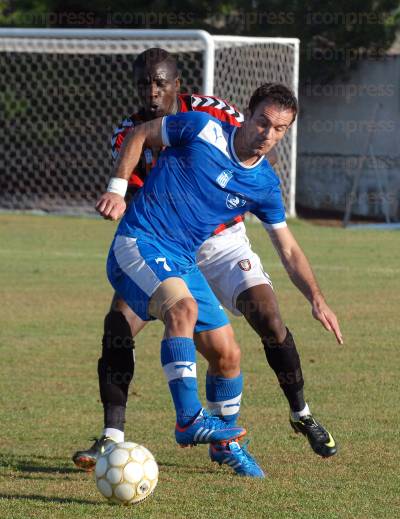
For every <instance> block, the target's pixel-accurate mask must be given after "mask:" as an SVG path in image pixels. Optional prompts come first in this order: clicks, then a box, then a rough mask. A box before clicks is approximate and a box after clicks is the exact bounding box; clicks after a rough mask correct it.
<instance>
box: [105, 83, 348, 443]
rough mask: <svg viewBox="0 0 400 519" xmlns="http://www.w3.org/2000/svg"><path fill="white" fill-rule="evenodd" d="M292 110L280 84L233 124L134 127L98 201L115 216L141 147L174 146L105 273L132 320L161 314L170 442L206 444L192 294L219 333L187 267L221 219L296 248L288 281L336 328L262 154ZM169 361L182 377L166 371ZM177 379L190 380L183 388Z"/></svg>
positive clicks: (127, 220) (216, 316)
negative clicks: (173, 416)
mask: <svg viewBox="0 0 400 519" xmlns="http://www.w3.org/2000/svg"><path fill="white" fill-rule="evenodd" d="M288 100H289V101H288ZM285 103H286V104H285ZM287 103H289V104H287ZM290 103H292V104H290ZM295 113H296V112H295V110H294V105H293V98H292V100H290V94H288V92H287V91H285V89H284V87H282V86H277V85H265V86H264V87H262V88H260V89H258V91H256V92H255V94H254V95H253V97H252V100H251V102H250V105H249V117H248V119H246V122H245V123H244V125H243V126H242V128H240V129H237V130H235V129H234V128H232V127H230V126H229V125H226V124H223V123H220V122H219V121H217V120H215V119H213V118H212V117H209V116H206V115H203V114H186V115H177V116H170V117H167V118H164V119H163V123H162V125H161V123H160V121H157V120H156V121H153V122H150V123H146V124H144V125H142V126H141V127H139V128H138V129H137V130H135V132H133V134H132V136H131V137H130V139H129V142H128V143H127V145H126V146H125V152H123V153H122V156H121V160H120V162H119V167H118V169H117V174H116V178H115V179H113V180H112V181H111V183H110V188H109V190H110V191H111V192H109V193H107V194H106V195H104V196H103V197H102V198H101V200H100V201H99V204H98V209H99V211H100V212H101V213H102V214H103V216H105V217H111V218H118V217H119V216H120V215H121V214H122V213H123V211H124V210H125V206H124V202H123V200H122V198H121V194H123V193H122V191H123V189H122V191H121V186H122V187H124V186H125V184H126V179H127V178H128V177H129V174H130V171H132V166H135V165H136V162H137V161H138V159H139V156H140V153H141V151H142V147H143V145H144V144H146V146H152V147H154V146H155V147H157V146H158V147H162V146H167V147H168V146H171V145H172V147H170V148H167V150H166V151H165V152H164V153H163V154H162V156H161V158H160V159H161V160H160V162H159V164H158V166H157V167H156V168H155V170H154V171H153V172H152V173H151V175H150V177H149V178H148V180H147V182H146V183H145V186H144V188H143V191H142V192H141V193H140V195H138V196H137V198H136V199H135V203H134V204H133V205H132V206H131V208H130V209H129V211H128V213H127V215H126V216H125V217H124V219H123V221H122V222H121V225H120V227H119V230H118V232H117V236H116V238H115V241H114V245H113V248H112V251H111V253H110V259H109V268H108V271H109V276H110V280H111V281H112V284H113V285H114V287H115V288H116V290H117V291H118V293H119V294H121V295H122V296H123V298H124V299H125V300H126V301H127V302H128V304H130V306H132V308H133V309H134V310H135V312H136V313H137V314H138V315H139V316H140V317H142V318H143V319H145V320H148V319H149V318H150V317H151V316H155V317H159V318H161V319H162V320H163V321H164V323H165V325H166V339H165V340H164V341H163V344H162V362H163V364H164V369H165V372H166V374H167V378H168V380H169V383H170V388H171V392H172V396H173V399H174V403H175V406H176V409H177V421H178V429H177V433H176V435H177V439H178V441H180V440H182V439H183V440H184V443H190V442H191V441H196V438H195V435H196V434H197V435H198V436H197V439H199V437H201V438H200V439H203V440H204V439H206V438H205V437H206V436H207V435H208V434H209V433H208V432H207V433H205V432H204V428H203V429H202V426H201V425H199V420H198V419H197V420H196V415H197V413H198V412H199V411H200V409H201V405H200V404H199V402H198V400H196V397H195V387H194V384H193V382H194V380H195V376H193V375H194V373H193V366H194V364H193V362H194V353H193V352H194V349H193V348H194V346H193V342H192V336H193V326H194V323H195V322H196V320H197V314H196V304H195V302H194V299H193V297H192V296H194V297H195V298H197V301H198V307H199V313H201V312H203V313H204V308H203V307H204V300H202V297H203V296H205V300H206V301H210V302H212V303H213V304H211V305H208V309H210V308H211V310H212V314H211V315H209V319H208V320H209V322H208V325H211V326H214V329H224V326H222V323H223V319H222V320H221V314H220V312H218V309H217V305H216V304H215V303H214V302H213V299H212V297H213V296H212V295H211V294H210V293H209V292H207V289H208V287H207V286H206V285H205V284H204V279H203V278H202V277H201V276H199V272H198V271H197V269H196V267H195V266H194V265H195V264H194V254H195V251H196V249H197V248H198V246H199V245H200V244H201V243H202V241H204V240H205V239H206V238H207V237H208V235H209V234H211V232H212V230H213V229H214V228H215V227H216V226H217V225H218V223H219V222H221V221H224V220H228V219H229V218H232V216H235V215H239V214H242V213H243V212H244V211H247V210H250V211H252V212H254V213H255V214H257V215H258V216H259V217H260V218H261V220H262V221H263V222H264V224H265V226H266V227H267V228H268V229H269V230H273V233H274V236H275V240H276V243H277V244H278V245H277V248H278V250H279V248H280V247H281V248H282V251H281V252H282V256H283V259H286V260H290V258H286V257H285V249H284V247H285V246H286V247H287V248H288V249H290V250H291V251H293V250H294V249H296V263H295V264H294V265H293V276H292V279H293V280H294V282H295V283H296V285H297V286H298V287H299V288H300V290H301V291H302V292H303V293H304V295H305V296H306V297H307V298H308V299H309V300H310V301H312V303H313V310H315V313H316V314H317V312H318V313H322V314H324V315H323V316H321V315H319V316H318V318H319V319H320V320H321V322H323V321H324V319H325V320H326V323H327V327H331V328H332V329H333V330H334V331H335V333H336V331H338V330H339V329H338V325H337V322H336V318H335V316H334V314H333V312H331V310H330V309H329V307H328V306H327V305H326V303H324V301H323V298H322V295H321V293H320V290H319V288H318V285H317V283H316V281H315V278H314V276H313V274H312V272H311V269H310V267H309V264H308V262H307V260H306V259H305V257H304V254H302V253H301V249H300V248H299V247H298V246H297V244H295V245H296V247H295V246H294V243H295V242H294V238H293V237H292V235H291V234H290V232H289V230H288V228H287V226H286V223H285V217H284V210H283V204H282V200H281V195H280V189H279V181H278V179H277V177H276V176H275V174H274V172H273V171H272V169H271V168H270V166H269V165H268V163H267V161H265V160H264V158H263V157H264V154H265V153H267V152H268V151H269V150H270V149H271V148H272V147H273V146H274V145H275V144H276V142H278V140H280V138H282V136H283V135H284V133H285V131H286V129H287V128H288V126H289V125H290V124H291V122H292V121H293V119H294V116H295ZM140 128H141V129H140ZM128 170H129V172H128ZM157 170H158V171H157ZM112 191H114V193H112ZM118 193H119V194H118ZM289 245H290V246H289ZM188 289H189V290H188ZM196 291H197V292H196ZM196 294H197V295H196ZM314 306H315V308H314ZM202 308H203V309H202ZM225 326H227V325H225ZM338 333H339V334H340V330H339V332H338ZM177 365H179V366H180V369H181V370H182V373H180V374H178V373H176V372H175V371H174V369H172V368H171V366H175V369H176V366H177ZM183 366H190V368H191V369H189V370H188V369H187V368H183ZM185 378H189V379H194V380H191V383H192V384H191V387H190V388H188V387H186V386H187V382H188V381H186V380H185ZM185 383H186V386H185ZM188 402H189V403H188ZM199 406H200V407H199ZM193 420H194V422H193ZM196 422H197V424H196V425H195V426H194V429H195V432H193V430H194V429H193V425H192V424H195V423H196ZM200 422H201V420H200ZM199 430H200V431H201V432H200V433H199V432H198V431H199ZM191 431H192V432H191ZM191 435H192V436H191Z"/></svg>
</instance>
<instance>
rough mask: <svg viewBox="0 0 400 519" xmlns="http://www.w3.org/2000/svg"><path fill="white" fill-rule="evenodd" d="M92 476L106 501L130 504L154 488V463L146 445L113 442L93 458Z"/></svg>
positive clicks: (138, 500) (148, 493)
mask: <svg viewBox="0 0 400 519" xmlns="http://www.w3.org/2000/svg"><path fill="white" fill-rule="evenodd" d="M95 476H96V485H97V488H98V489H99V490H100V492H101V493H102V494H103V496H104V497H106V498H107V499H108V500H109V501H112V502H113V503H119V504H122V505H132V504H136V503H140V501H143V499H146V497H149V495H150V494H151V493H152V492H153V490H154V489H155V488H156V485H157V481H158V465H157V463H156V460H155V459H154V456H153V455H152V453H151V452H150V451H149V450H147V449H146V447H143V446H142V445H138V444H137V443H133V442H122V443H116V444H115V445H111V446H110V447H108V448H107V449H106V450H105V452H104V453H103V454H102V455H101V456H100V457H99V459H98V460H97V462H96V470H95Z"/></svg>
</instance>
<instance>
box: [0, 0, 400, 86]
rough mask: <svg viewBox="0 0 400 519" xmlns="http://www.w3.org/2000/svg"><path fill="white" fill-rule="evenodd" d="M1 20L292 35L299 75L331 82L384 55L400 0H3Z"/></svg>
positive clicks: (397, 18) (395, 28)
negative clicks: (297, 46)
mask: <svg viewBox="0 0 400 519" xmlns="http://www.w3.org/2000/svg"><path fill="white" fill-rule="evenodd" d="M0 25H1V26H4V27H64V28H66V27H69V28H77V27H79V28H83V27H88V28H95V27H97V28H99V27H104V28H126V29H127V28H138V29H144V28H152V29H166V28H176V29H188V28H196V29H205V30H207V31H209V32H210V33H212V34H235V35H243V36H282V37H297V38H300V40H301V68H300V70H301V80H302V81H303V82H304V81H305V79H307V80H309V81H310V80H312V81H316V80H318V81H321V82H324V81H329V80H331V79H333V78H334V77H336V76H337V75H340V74H342V75H343V74H345V73H346V71H347V70H348V69H350V68H351V67H352V66H354V65H355V64H356V63H357V61H358V60H359V59H360V58H363V57H366V56H369V57H372V58H375V57H376V58H377V59H379V58H381V57H383V55H384V53H385V51H386V50H387V49H388V48H389V47H390V46H391V44H392V43H393V41H394V40H395V37H396V31H398V29H399V26H400V3H399V0H331V1H329V0H328V1H326V0H316V1H311V2H303V1H300V0H286V1H283V0H268V1H267V0H250V1H249V0H223V1H211V2H206V1H202V0H195V1H194V0H186V1H183V0H169V1H167V0H146V1H144V0H135V2H134V3H132V2H131V0H113V1H112V2H111V1H110V0H109V1H107V0H86V1H85V2H82V1H80V0H67V1H65V0H64V1H63V0H14V1H13V0H0Z"/></svg>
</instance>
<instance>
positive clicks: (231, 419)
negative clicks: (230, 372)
mask: <svg viewBox="0 0 400 519" xmlns="http://www.w3.org/2000/svg"><path fill="white" fill-rule="evenodd" d="M242 390H243V377H242V374H240V375H239V376H238V377H235V378H224V377H220V376H215V375H209V374H208V373H207V379H206V395H207V405H208V409H209V411H210V413H211V414H212V415H214V416H219V417H220V418H221V419H222V420H223V421H224V422H227V423H230V424H232V425H235V424H236V421H237V419H238V417H239V411H240V401H241V398H242Z"/></svg>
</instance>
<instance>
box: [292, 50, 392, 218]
mask: <svg viewBox="0 0 400 519" xmlns="http://www.w3.org/2000/svg"><path fill="white" fill-rule="evenodd" d="M375 113H376V116H375V121H374V114H375ZM368 134H370V141H371V147H372V152H373V154H372V155H371V152H370V151H367V148H366V145H367V139H368ZM298 151H299V153H298V166H297V195H296V201H297V204H299V205H301V206H302V207H307V208H311V209H323V210H329V211H340V212H343V211H344V209H345V205H346V200H347V198H348V197H349V195H350V192H351V187H352V182H353V178H354V175H355V174H356V172H357V171H358V170H361V176H360V184H359V190H358V193H357V197H355V199H354V205H353V212H354V214H356V215H362V216H372V217H381V216H382V214H383V213H382V199H383V200H384V202H385V203H387V204H388V207H389V210H390V214H391V217H392V219H395V220H399V219H400V55H396V56H387V58H385V59H384V60H382V61H371V60H368V61H364V62H362V63H361V64H360V65H359V66H358V67H357V68H356V69H355V70H354V71H352V72H351V74H350V76H349V78H348V79H347V80H338V81H336V82H334V83H331V84H328V85H316V84H307V83H306V84H305V86H304V87H303V88H302V91H301V93H300V117H299V133H298ZM374 157H375V158H374ZM379 184H381V186H382V189H383V191H384V194H383V195H382V192H381V190H380V189H379Z"/></svg>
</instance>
